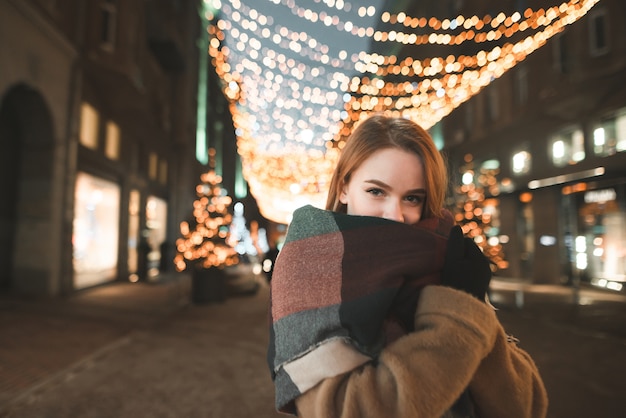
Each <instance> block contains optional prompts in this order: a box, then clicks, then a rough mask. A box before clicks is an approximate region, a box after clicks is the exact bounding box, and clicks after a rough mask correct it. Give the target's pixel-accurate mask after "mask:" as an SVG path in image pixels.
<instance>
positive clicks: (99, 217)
mask: <svg viewBox="0 0 626 418" xmlns="http://www.w3.org/2000/svg"><path fill="white" fill-rule="evenodd" d="M119 213H120V187H119V185H117V184H115V183H113V182H110V181H107V180H104V179H102V178H99V177H95V176H92V175H90V174H87V173H83V172H79V173H78V174H77V176H76V189H75V197H74V223H73V233H72V245H73V264H74V287H75V288H76V289H83V288H85V287H90V286H94V285H97V284H100V283H104V282H107V281H112V280H114V279H115V278H116V275H117V261H118V243H119Z"/></svg>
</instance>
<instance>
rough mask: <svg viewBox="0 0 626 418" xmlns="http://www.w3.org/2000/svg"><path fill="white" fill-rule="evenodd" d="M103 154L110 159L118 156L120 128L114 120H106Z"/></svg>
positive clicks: (116, 158) (115, 158)
mask: <svg viewBox="0 0 626 418" xmlns="http://www.w3.org/2000/svg"><path fill="white" fill-rule="evenodd" d="M105 154H106V156H107V157H108V158H110V159H111V160H118V159H119V158H120V128H119V126H118V125H117V123H115V122H111V121H109V122H107V127H106V140H105Z"/></svg>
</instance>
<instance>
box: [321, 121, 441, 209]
mask: <svg viewBox="0 0 626 418" xmlns="http://www.w3.org/2000/svg"><path fill="white" fill-rule="evenodd" d="M387 148H399V149H401V150H404V151H407V152H411V153H414V154H416V155H417V156H418V157H419V158H420V159H421V160H422V163H423V164H424V180H425V182H426V202H425V204H424V211H423V213H422V218H431V217H442V209H443V205H444V200H445V197H446V191H447V186H448V173H447V168H446V164H445V162H444V159H443V156H442V155H441V153H440V152H439V150H438V149H437V147H436V146H435V143H434V142H433V139H432V138H431V136H430V135H429V134H428V132H426V130H425V129H423V128H422V127H421V126H419V125H418V124H417V123H415V122H413V121H411V120H408V119H404V118H399V117H388V116H384V115H378V114H377V115H373V116H370V117H369V118H367V119H365V120H364V121H362V122H361V123H360V124H359V125H358V126H357V127H356V129H355V130H354V132H353V133H352V135H350V137H349V138H348V140H347V142H346V146H345V147H344V149H343V151H342V153H341V156H340V157H339V162H338V163H337V166H336V167H335V171H334V173H333V177H332V180H331V182H330V188H329V191H328V198H327V200H326V209H327V210H332V211H335V212H342V213H346V210H347V208H346V205H345V204H343V203H341V202H340V201H339V196H340V194H341V191H342V190H343V188H344V186H345V185H346V184H347V183H348V182H349V181H350V176H351V175H352V173H353V172H354V170H356V169H357V168H358V167H359V166H360V165H361V164H362V163H363V161H365V160H366V159H367V158H369V157H370V156H371V155H372V154H374V153H375V152H376V151H379V150H382V149H387Z"/></svg>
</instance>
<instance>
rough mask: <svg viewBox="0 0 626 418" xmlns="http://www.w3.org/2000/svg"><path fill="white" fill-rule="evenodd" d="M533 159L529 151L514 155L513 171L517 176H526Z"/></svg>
mask: <svg viewBox="0 0 626 418" xmlns="http://www.w3.org/2000/svg"><path fill="white" fill-rule="evenodd" d="M531 162H532V158H531V155H530V153H529V152H528V151H520V152H517V153H515V154H514V155H513V159H512V169H513V173H515V174H526V173H528V172H529V171H530V167H531Z"/></svg>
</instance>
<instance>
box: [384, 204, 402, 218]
mask: <svg viewBox="0 0 626 418" xmlns="http://www.w3.org/2000/svg"><path fill="white" fill-rule="evenodd" d="M383 218H385V219H390V220H392V221H396V222H404V215H403V214H402V205H401V204H400V202H396V201H395V200H390V201H388V202H387V204H386V205H385V213H383Z"/></svg>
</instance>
